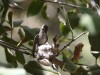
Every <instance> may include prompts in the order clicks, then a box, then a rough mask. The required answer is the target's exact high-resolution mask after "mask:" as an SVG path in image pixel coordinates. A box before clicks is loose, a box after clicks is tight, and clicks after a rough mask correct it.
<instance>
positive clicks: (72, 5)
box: [43, 0, 80, 8]
mask: <svg viewBox="0 0 100 75" xmlns="http://www.w3.org/2000/svg"><path fill="white" fill-rule="evenodd" d="M43 1H44V2H49V3H55V4H60V5H67V6H70V7H74V8H80V6H77V5H74V4H69V3H64V2H54V1H49V0H48V1H47V0H43Z"/></svg>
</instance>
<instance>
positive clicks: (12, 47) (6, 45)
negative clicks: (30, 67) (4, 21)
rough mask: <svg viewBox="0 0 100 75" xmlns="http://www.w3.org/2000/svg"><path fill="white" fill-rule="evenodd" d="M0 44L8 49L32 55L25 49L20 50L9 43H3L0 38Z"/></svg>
mask: <svg viewBox="0 0 100 75" xmlns="http://www.w3.org/2000/svg"><path fill="white" fill-rule="evenodd" d="M0 45H2V46H4V47H7V48H10V49H12V50H15V51H19V52H21V53H24V54H27V55H32V54H31V53H29V52H27V51H21V50H20V49H19V48H18V47H15V46H11V45H9V44H8V43H5V42H4V41H2V40H0Z"/></svg>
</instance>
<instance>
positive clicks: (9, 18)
mask: <svg viewBox="0 0 100 75" xmlns="http://www.w3.org/2000/svg"><path fill="white" fill-rule="evenodd" d="M12 15H13V12H12V11H9V13H8V20H9V24H10V26H11V28H12Z"/></svg>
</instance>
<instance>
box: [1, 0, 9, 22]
mask: <svg viewBox="0 0 100 75" xmlns="http://www.w3.org/2000/svg"><path fill="white" fill-rule="evenodd" d="M2 2H3V6H4V10H3V12H2V16H1V18H3V19H1V23H3V22H4V19H5V17H6V13H7V11H8V8H9V0H2Z"/></svg>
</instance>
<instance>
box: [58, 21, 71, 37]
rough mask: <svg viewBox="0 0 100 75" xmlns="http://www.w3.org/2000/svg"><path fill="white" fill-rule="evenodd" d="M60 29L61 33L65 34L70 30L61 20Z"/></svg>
mask: <svg viewBox="0 0 100 75" xmlns="http://www.w3.org/2000/svg"><path fill="white" fill-rule="evenodd" d="M60 31H61V33H62V34H63V35H67V34H68V32H69V31H70V29H69V28H68V27H67V26H66V25H64V23H62V22H61V23H60Z"/></svg>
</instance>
